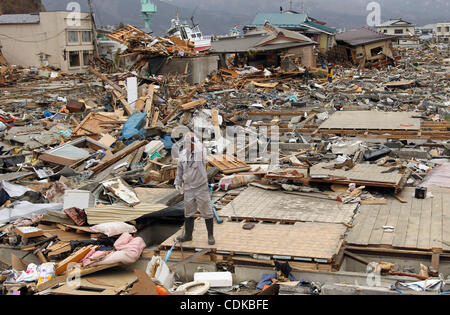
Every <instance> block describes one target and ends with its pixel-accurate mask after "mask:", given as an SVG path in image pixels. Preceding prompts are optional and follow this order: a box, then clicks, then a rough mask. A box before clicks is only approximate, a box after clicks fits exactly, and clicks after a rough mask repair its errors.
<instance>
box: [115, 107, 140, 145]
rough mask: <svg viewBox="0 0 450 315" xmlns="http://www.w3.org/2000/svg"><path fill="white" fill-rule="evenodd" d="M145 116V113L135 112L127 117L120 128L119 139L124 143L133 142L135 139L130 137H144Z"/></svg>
mask: <svg viewBox="0 0 450 315" xmlns="http://www.w3.org/2000/svg"><path fill="white" fill-rule="evenodd" d="M146 118H147V114H146V113H141V112H136V113H134V114H133V115H131V116H130V118H128V120H127V121H126V123H125V124H124V125H123V128H122V137H121V138H120V140H121V141H122V142H124V143H125V144H127V145H128V144H130V143H133V142H134V141H135V140H136V139H132V138H134V137H135V136H137V138H138V139H144V138H145V133H146V132H145V129H144V126H145V121H146Z"/></svg>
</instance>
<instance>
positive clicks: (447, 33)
mask: <svg viewBox="0 0 450 315" xmlns="http://www.w3.org/2000/svg"><path fill="white" fill-rule="evenodd" d="M434 32H435V34H436V37H437V40H438V42H443V43H448V42H449V41H450V23H437V24H436V28H435V29H434Z"/></svg>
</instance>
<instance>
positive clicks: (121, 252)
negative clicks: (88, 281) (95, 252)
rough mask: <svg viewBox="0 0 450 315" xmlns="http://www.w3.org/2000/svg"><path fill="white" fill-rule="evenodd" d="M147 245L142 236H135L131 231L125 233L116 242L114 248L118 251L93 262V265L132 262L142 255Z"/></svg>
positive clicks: (127, 263)
mask: <svg viewBox="0 0 450 315" xmlns="http://www.w3.org/2000/svg"><path fill="white" fill-rule="evenodd" d="M145 247H146V245H145V242H144V240H143V239H142V238H140V237H133V236H132V235H131V234H129V233H123V234H122V235H121V236H120V237H119V238H118V239H117V241H116V242H115V243H114V248H115V249H116V250H117V251H116V252H113V253H111V254H109V255H108V256H106V257H105V259H103V260H102V261H100V262H98V263H96V264H93V266H98V265H109V264H115V263H122V264H125V265H129V264H132V263H134V262H136V261H137V260H138V259H139V257H141V254H142V251H143V250H144V248H145Z"/></svg>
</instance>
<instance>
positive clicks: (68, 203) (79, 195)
mask: <svg viewBox="0 0 450 315" xmlns="http://www.w3.org/2000/svg"><path fill="white" fill-rule="evenodd" d="M73 207H76V208H78V209H86V208H92V207H95V197H94V195H93V194H92V193H91V192H90V191H87V190H66V191H65V192H64V210H65V209H69V208H73Z"/></svg>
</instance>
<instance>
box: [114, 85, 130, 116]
mask: <svg viewBox="0 0 450 315" xmlns="http://www.w3.org/2000/svg"><path fill="white" fill-rule="evenodd" d="M112 92H113V94H114V95H115V96H116V97H117V99H118V100H119V101H120V102H121V103H122V105H123V108H124V109H125V112H126V113H127V114H128V115H129V116H131V115H132V114H133V110H132V109H131V106H130V104H128V102H127V101H126V100H125V95H122V94H120V93H119V92H118V91H116V90H113V91H112Z"/></svg>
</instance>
